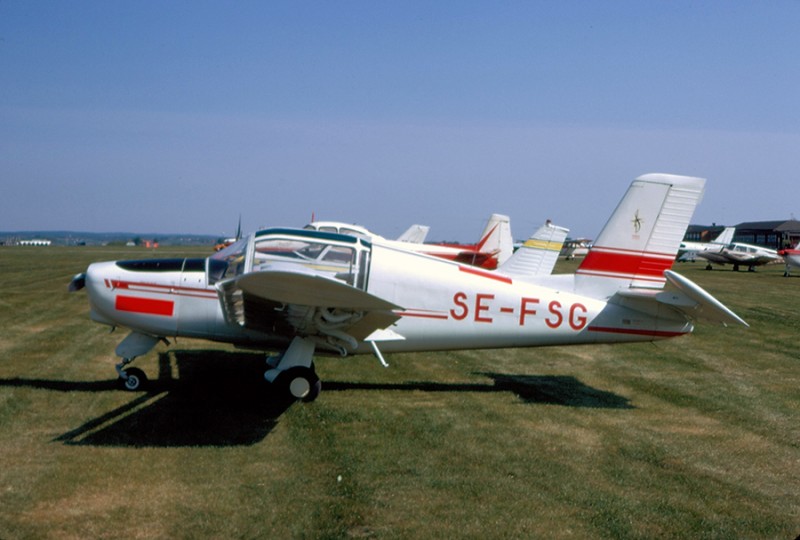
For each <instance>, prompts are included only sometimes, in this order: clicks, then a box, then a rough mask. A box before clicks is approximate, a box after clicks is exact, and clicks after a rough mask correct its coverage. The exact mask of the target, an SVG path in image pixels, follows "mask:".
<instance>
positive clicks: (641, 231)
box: [575, 174, 705, 298]
mask: <svg viewBox="0 0 800 540" xmlns="http://www.w3.org/2000/svg"><path fill="white" fill-rule="evenodd" d="M704 187H705V179H704V178H695V177H691V176H676V175H670V174H646V175H644V176H640V177H639V178H637V179H636V180H634V181H633V183H632V184H631V185H630V187H629V188H628V191H627V192H626V193H625V196H624V197H623V198H622V200H621V201H620V203H619V205H618V206H617V208H616V210H614V213H613V214H612V215H611V217H610V218H609V220H608V223H606V226H605V227H604V228H603V230H602V232H601V233H600V235H599V236H598V237H597V239H596V240H595V242H594V245H593V247H592V248H591V249H590V250H589V253H588V255H587V256H586V258H585V259H584V260H583V263H581V265H580V267H579V268H578V270H577V271H576V276H575V287H576V289H577V290H579V291H581V292H582V293H584V294H589V295H592V296H595V297H598V298H603V297H608V296H610V295H612V294H614V293H615V292H616V291H618V290H620V289H625V288H632V287H643V288H650V289H661V288H663V287H664V283H666V278H665V277H664V271H665V270H669V268H670V267H672V263H673V262H674V260H675V255H676V254H677V253H678V248H679V247H680V243H681V240H682V239H683V237H684V235H685V234H686V228H687V227H688V226H689V221H690V220H691V218H692V214H693V213H694V209H695V207H696V206H697V204H698V203H699V202H700V200H701V199H702V196H703V189H704Z"/></svg>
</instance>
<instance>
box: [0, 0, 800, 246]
mask: <svg viewBox="0 0 800 540" xmlns="http://www.w3.org/2000/svg"><path fill="white" fill-rule="evenodd" d="M798 28H800V2H798V1H772V2H733V1H726V2H713V1H710V2H685V1H671V2H666V1H652V2H649V1H630V2H627V1H615V2H596V1H586V2H560V1H548V2H469V1H465V2H391V1H386V2H383V1H379V2H375V1H365V2H303V1H299V2H277V1H276V2H234V3H230V2H200V1H191V2H148V1H137V2H122V1H97V2H88V1H82V2H57V1H53V2H37V1H29V0H25V1H14V0H11V1H9V0H4V1H2V2H0V182H2V186H3V187H2V195H0V230H6V231H9V230H30V229H35V230H54V229H59V230H76V231H130V232H137V233H148V232H162V233H168V232H169V233H173V232H174V233H208V234H220V235H222V234H230V233H232V232H233V230H234V229H235V226H236V222H237V220H238V218H239V215H240V214H241V216H242V223H243V227H244V228H245V229H248V230H252V229H256V228H260V227H264V226H272V225H280V226H302V225H303V224H305V223H306V222H307V221H308V220H309V219H310V216H311V214H312V213H314V214H315V215H316V217H317V218H319V219H331V220H340V221H348V222H357V223H360V224H362V225H365V226H367V227H369V228H370V229H372V230H374V231H375V232H377V233H380V234H383V235H384V236H388V237H392V236H396V235H398V234H400V233H401V232H402V231H403V230H405V228H406V227H407V226H408V225H410V224H411V223H423V224H427V225H430V226H431V233H430V238H431V239H438V240H461V241H471V240H474V239H476V238H477V236H478V234H479V233H480V231H481V229H482V227H483V225H484V223H485V221H486V219H487V218H488V216H489V214H491V213H494V212H497V213H504V214H508V215H509V216H510V217H511V223H512V229H513V231H514V236H515V237H517V238H524V237H526V236H527V235H528V234H529V233H530V232H532V231H533V230H534V229H535V228H536V227H537V226H538V225H539V224H540V223H542V222H543V221H544V220H545V219H552V220H553V221H554V222H556V223H557V224H559V225H563V226H566V227H569V228H570V229H571V230H572V232H573V234H574V235H575V236H588V237H594V236H595V235H596V234H597V233H598V232H599V230H600V228H601V227H602V226H603V224H604V223H605V220H606V219H607V217H608V216H609V215H610V213H611V212H612V210H613V209H614V207H615V205H616V203H617V202H618V200H619V199H620V197H621V196H622V194H623V192H624V190H625V189H626V188H627V186H628V184H629V183H630V181H631V180H632V179H633V178H635V177H636V176H639V175H641V174H644V173H648V172H667V173H675V174H687V175H693V176H703V177H706V178H708V183H707V186H706V195H705V198H704V200H703V202H702V203H701V205H700V207H699V208H698V210H697V212H696V213H695V217H694V219H693V222H695V223H706V224H707V223H712V222H715V223H719V224H736V223H739V222H742V221H751V220H766V219H789V218H790V217H792V215H794V216H795V217H800V174H798V173H800V54H798V52H800V32H798V30H797V29H798Z"/></svg>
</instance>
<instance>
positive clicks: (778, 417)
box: [0, 247, 800, 539]
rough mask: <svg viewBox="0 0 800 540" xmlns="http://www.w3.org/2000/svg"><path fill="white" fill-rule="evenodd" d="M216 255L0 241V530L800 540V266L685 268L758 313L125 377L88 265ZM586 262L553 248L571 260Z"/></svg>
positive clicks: (244, 357)
mask: <svg viewBox="0 0 800 540" xmlns="http://www.w3.org/2000/svg"><path fill="white" fill-rule="evenodd" d="M183 254H186V255H191V256H204V255H206V254H207V253H203V252H198V251H196V250H195V251H180V250H178V249H172V248H170V249H164V248H162V249H159V250H158V251H156V252H153V251H145V250H144V249H138V248H91V247H82V248H21V247H3V248H0V275H1V276H2V283H3V285H2V295H0V328H2V332H0V460H1V462H2V467H0V538H4V539H15V538H87V537H90V538H166V537H171V538H174V537H177V538H204V537H214V538H347V537H355V538H371V537H374V538H453V537H459V538H531V537H532V538H587V537H594V538H597V537H600V538H654V537H662V538H687V537H690V538H795V537H796V536H797V535H798V534H800V344H798V336H799V335H800V273H798V277H791V278H784V277H782V276H783V266H782V265H777V266H771V267H768V268H762V269H759V270H758V271H757V272H755V273H748V272H738V273H736V272H732V271H731V270H729V269H724V270H723V269H716V270H714V271H712V272H707V271H705V270H704V265H703V264H701V263H685V264H676V265H675V267H674V268H675V269H676V270H677V271H678V272H680V273H682V274H684V275H685V276H687V277H689V278H690V279H692V280H694V281H696V282H697V283H699V284H700V285H701V286H703V287H704V288H706V289H707V290H708V291H709V292H711V293H712V294H714V295H715V296H716V297H717V298H718V299H720V300H721V301H722V302H723V303H725V304H726V305H728V306H729V307H730V308H731V309H733V310H734V311H735V312H736V313H737V314H738V315H740V316H741V317H742V318H744V319H745V320H746V321H747V322H748V323H750V325H751V328H749V329H740V328H722V327H715V326H710V325H708V324H700V325H699V326H698V328H697V329H696V331H695V333H694V334H692V335H690V336H686V337H681V338H677V339H672V340H666V341H660V342H656V343H645V344H633V345H616V346H610V345H601V346H577V347H554V348H541V349H512V350H496V351H460V352H450V353H429V354H394V355H387V361H388V362H389V363H390V364H391V367H390V368H388V369H384V368H382V367H381V366H380V364H379V363H378V361H377V360H376V359H375V358H373V357H371V356H361V357H353V358H347V359H340V358H326V357H321V358H318V359H317V360H316V365H317V371H318V373H319V374H320V376H321V378H322V380H323V392H322V394H321V395H320V398H319V399H318V400H317V401H316V402H314V403H312V404H293V405H291V406H286V405H285V404H281V403H279V402H276V401H275V400H273V399H271V397H270V395H269V392H268V389H267V388H265V386H264V385H263V384H262V383H261V375H262V373H263V371H264V363H263V356H262V355H260V354H254V353H250V352H246V351H240V350H236V349H234V348H232V347H229V346H226V345H220V344H212V343H207V342H201V341H189V340H178V342H177V343H173V344H172V346H170V347H166V346H164V345H159V346H158V347H157V348H156V349H154V350H153V351H152V352H151V353H150V354H148V355H147V356H145V357H142V358H140V359H138V360H137V361H136V363H135V365H136V366H137V367H139V368H141V369H144V370H145V372H146V373H147V374H148V376H149V377H150V379H151V383H152V386H151V388H150V389H149V390H148V391H147V392H138V393H129V392H125V391H122V390H118V389H117V386H116V384H115V378H116V373H115V372H114V367H113V366H114V363H115V362H116V359H115V356H114V348H115V347H116V345H117V343H118V342H119V341H120V340H121V339H122V338H123V337H124V336H125V335H126V332H125V331H124V330H123V329H119V330H117V331H116V332H115V333H113V334H110V333H109V329H108V328H107V327H104V326H101V325H98V324H95V323H93V322H91V321H90V320H89V318H88V301H87V298H86V294H85V292H80V293H76V294H68V293H67V284H68V282H69V280H70V279H71V277H72V275H73V274H75V273H77V272H81V271H83V270H84V269H85V268H86V266H87V265H88V264H89V263H90V262H92V261H97V260H111V259H119V258H143V257H152V256H157V257H167V256H176V255H183ZM575 266H576V264H575V263H567V262H560V263H559V265H558V266H557V268H556V271H557V272H571V271H572V270H574V268H575Z"/></svg>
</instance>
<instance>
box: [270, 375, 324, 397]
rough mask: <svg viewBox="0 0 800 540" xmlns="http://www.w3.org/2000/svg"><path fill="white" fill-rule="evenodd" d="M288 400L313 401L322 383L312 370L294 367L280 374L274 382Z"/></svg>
mask: <svg viewBox="0 0 800 540" xmlns="http://www.w3.org/2000/svg"><path fill="white" fill-rule="evenodd" d="M275 383H276V384H278V385H279V386H280V387H281V388H282V390H283V391H284V392H285V393H286V395H287V396H288V397H289V398H290V399H294V400H302V401H314V400H315V399H316V398H317V396H319V392H320V390H321V389H322V383H321V382H320V380H319V377H317V374H316V373H315V372H314V370H313V369H311V368H307V367H302V366H296V367H293V368H289V369H287V370H286V371H284V372H283V373H281V374H280V375H279V376H278V378H277V380H276V381H275Z"/></svg>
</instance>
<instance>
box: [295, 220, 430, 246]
mask: <svg viewBox="0 0 800 540" xmlns="http://www.w3.org/2000/svg"><path fill="white" fill-rule="evenodd" d="M303 228H304V229H307V230H310V231H322V232H329V233H338V234H349V235H350V236H358V237H359V238H364V239H365V240H370V241H372V240H386V241H389V242H407V243H411V244H422V243H423V242H425V238H427V237H428V231H430V229H431V228H430V227H428V226H427V225H412V226H411V227H409V228H408V229H406V231H405V232H404V233H403V234H401V235H400V236H398V237H397V240H387V239H386V238H384V237H383V236H380V235H378V234H375V233H374V232H372V231H369V230H368V229H367V228H366V227H362V226H361V225H354V224H351V223H343V222H341V221H312V222H311V223H309V224H308V225H306V226H305V227H303Z"/></svg>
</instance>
